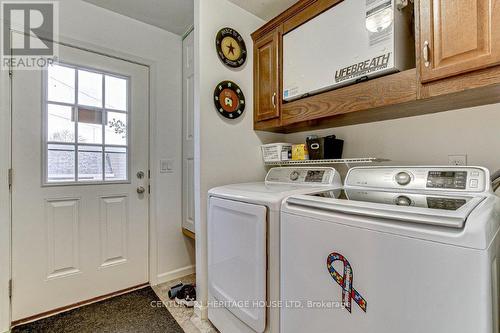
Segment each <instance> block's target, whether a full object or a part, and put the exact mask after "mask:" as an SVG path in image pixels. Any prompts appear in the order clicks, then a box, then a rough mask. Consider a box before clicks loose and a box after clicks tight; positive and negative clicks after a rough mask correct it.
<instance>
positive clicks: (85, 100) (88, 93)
mask: <svg viewBox="0 0 500 333" xmlns="http://www.w3.org/2000/svg"><path fill="white" fill-rule="evenodd" d="M78 104H80V105H88V106H95V107H99V108H102V75H101V74H97V73H92V72H87V71H83V70H78Z"/></svg>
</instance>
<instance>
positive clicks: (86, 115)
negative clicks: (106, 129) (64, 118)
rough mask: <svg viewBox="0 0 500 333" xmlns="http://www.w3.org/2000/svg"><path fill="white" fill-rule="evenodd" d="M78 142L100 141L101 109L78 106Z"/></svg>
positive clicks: (99, 142)
mask: <svg viewBox="0 0 500 333" xmlns="http://www.w3.org/2000/svg"><path fill="white" fill-rule="evenodd" d="M78 142H80V143H93V144H101V143H102V111H101V110H89V109H83V108H78Z"/></svg>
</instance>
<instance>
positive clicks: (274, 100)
mask: <svg viewBox="0 0 500 333" xmlns="http://www.w3.org/2000/svg"><path fill="white" fill-rule="evenodd" d="M271 102H272V103H273V108H274V109H276V93H274V94H273V97H271Z"/></svg>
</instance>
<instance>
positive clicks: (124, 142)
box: [12, 45, 149, 321]
mask: <svg viewBox="0 0 500 333" xmlns="http://www.w3.org/2000/svg"><path fill="white" fill-rule="evenodd" d="M148 75H149V74H148V69H147V67H144V66H140V65H136V64H132V63H130V62H126V61H122V60H118V59H114V58H110V57H106V56H102V55H97V54H95V53H91V52H86V51H82V50H79V49H76V48H71V47H67V46H62V45H61V46H60V63H58V64H55V65H53V66H50V67H49V68H48V69H47V70H44V71H40V70H38V71H15V72H14V74H13V99H12V100H13V126H12V131H13V133H12V135H13V138H12V143H13V144H12V154H13V158H12V164H13V170H14V182H13V192H12V202H13V206H12V224H13V227H12V247H13V249H12V250H13V252H12V276H13V277H12V278H13V297H12V320H13V321H17V320H20V319H24V318H27V317H30V316H36V315H39V314H41V313H44V312H48V311H53V310H56V309H60V308H63V307H67V306H71V305H73V304H75V303H78V302H82V301H86V300H90V299H92V298H95V297H99V296H103V295H106V294H110V293H113V292H116V291H120V290H124V289H127V288H130V287H134V286H138V285H141V284H143V283H146V282H147V281H148V200H149V195H148V190H147V189H148V147H149V130H148V128H149V126H148V118H149V117H148V113H149V112H148V90H147V89H148V88H147V87H148V80H149V78H148ZM138 172H142V173H141V174H138ZM143 189H144V191H143ZM139 192H143V193H139Z"/></svg>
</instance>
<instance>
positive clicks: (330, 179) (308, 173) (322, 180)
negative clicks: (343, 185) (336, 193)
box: [266, 167, 340, 185]
mask: <svg viewBox="0 0 500 333" xmlns="http://www.w3.org/2000/svg"><path fill="white" fill-rule="evenodd" d="M266 182H270V183H283V184H302V185H304V184H310V185H331V184H334V185H337V184H336V183H335V182H339V183H340V175H339V174H338V173H337V171H336V170H335V169H333V168H300V167H297V168H294V167H286V168H272V169H271V170H269V172H268V173H267V176H266Z"/></svg>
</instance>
